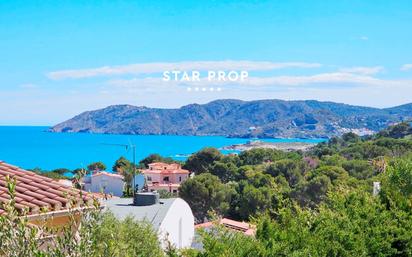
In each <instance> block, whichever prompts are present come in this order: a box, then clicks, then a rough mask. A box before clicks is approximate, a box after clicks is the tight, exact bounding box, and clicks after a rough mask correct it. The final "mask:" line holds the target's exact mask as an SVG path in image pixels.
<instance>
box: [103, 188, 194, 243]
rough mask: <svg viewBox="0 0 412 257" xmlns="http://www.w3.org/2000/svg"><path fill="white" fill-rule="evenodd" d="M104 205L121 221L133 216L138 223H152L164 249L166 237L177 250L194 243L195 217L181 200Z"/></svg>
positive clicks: (119, 201) (109, 202)
mask: <svg viewBox="0 0 412 257" xmlns="http://www.w3.org/2000/svg"><path fill="white" fill-rule="evenodd" d="M144 194H145V196H147V195H149V194H153V193H144ZM104 205H105V209H106V210H109V211H111V212H112V213H113V214H114V215H115V216H116V217H117V218H119V219H124V218H126V217H128V216H131V217H133V218H134V219H136V220H138V221H147V222H150V223H151V224H152V225H153V228H154V229H155V230H157V231H158V237H159V240H160V241H161V242H162V246H163V247H164V248H165V247H166V246H167V244H166V242H164V239H165V238H166V237H167V238H168V240H169V241H170V242H171V243H172V244H173V245H175V246H176V247H177V248H185V247H189V246H190V245H191V243H192V239H193V237H194V216H193V213H192V210H191V209H190V207H189V205H188V204H187V203H186V202H185V201H184V200H182V199H180V198H170V199H160V200H158V202H155V203H154V204H151V205H146V206H136V205H134V204H133V199H132V198H118V199H110V200H107V201H105V202H104Z"/></svg>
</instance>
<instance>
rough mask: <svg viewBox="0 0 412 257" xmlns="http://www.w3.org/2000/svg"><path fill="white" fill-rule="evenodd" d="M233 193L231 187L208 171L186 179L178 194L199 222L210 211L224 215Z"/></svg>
mask: <svg viewBox="0 0 412 257" xmlns="http://www.w3.org/2000/svg"><path fill="white" fill-rule="evenodd" d="M233 194H234V190H233V188H231V187H230V186H228V185H225V184H223V183H222V182H221V181H220V180H219V178H218V177H216V176H214V175H212V174H210V173H204V174H200V175H196V176H195V177H194V178H190V179H188V180H186V181H185V182H183V183H182V184H181V186H180V189H179V196H180V197H181V198H183V199H184V200H185V201H186V202H187V203H188V204H189V205H190V207H191V208H192V211H193V214H194V216H195V218H196V220H197V221H200V222H202V221H203V220H205V218H207V217H208V212H210V211H214V212H216V213H217V214H218V215H225V214H226V213H227V212H228V210H229V206H230V201H231V197H232V195H233Z"/></svg>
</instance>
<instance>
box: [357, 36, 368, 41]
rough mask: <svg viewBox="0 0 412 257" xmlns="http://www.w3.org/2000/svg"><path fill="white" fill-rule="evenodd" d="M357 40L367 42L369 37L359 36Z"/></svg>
mask: <svg viewBox="0 0 412 257" xmlns="http://www.w3.org/2000/svg"><path fill="white" fill-rule="evenodd" d="M359 39H360V40H363V41H367V40H369V37H367V36H361V37H360V38H359Z"/></svg>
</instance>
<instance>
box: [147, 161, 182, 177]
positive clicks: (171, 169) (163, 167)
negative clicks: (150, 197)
mask: <svg viewBox="0 0 412 257" xmlns="http://www.w3.org/2000/svg"><path fill="white" fill-rule="evenodd" d="M141 172H142V173H143V174H189V171H188V170H185V169H182V166H181V165H180V164H178V163H163V162H153V163H150V164H149V168H148V169H144V170H141Z"/></svg>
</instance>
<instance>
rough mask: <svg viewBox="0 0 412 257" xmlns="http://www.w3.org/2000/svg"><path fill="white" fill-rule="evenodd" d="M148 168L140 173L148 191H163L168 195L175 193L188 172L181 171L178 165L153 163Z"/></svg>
mask: <svg viewBox="0 0 412 257" xmlns="http://www.w3.org/2000/svg"><path fill="white" fill-rule="evenodd" d="M148 166H149V168H147V169H144V170H140V172H141V173H142V174H143V175H144V177H145V180H146V185H147V188H148V190H149V191H155V190H161V189H163V190H167V191H168V192H170V193H177V192H178V191H179V187H180V184H181V183H183V182H184V181H185V180H187V178H188V177H189V171H188V170H185V169H182V166H181V165H180V164H178V163H163V162H154V163H151V164H149V165H148Z"/></svg>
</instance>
